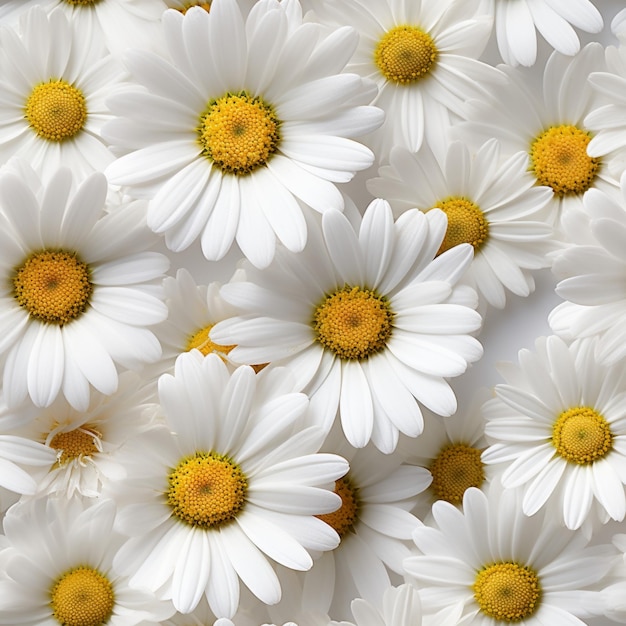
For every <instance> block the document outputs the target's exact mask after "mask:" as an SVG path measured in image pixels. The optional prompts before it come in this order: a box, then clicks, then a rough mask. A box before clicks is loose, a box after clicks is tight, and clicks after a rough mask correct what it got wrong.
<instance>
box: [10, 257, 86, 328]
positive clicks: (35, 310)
mask: <svg viewBox="0 0 626 626" xmlns="http://www.w3.org/2000/svg"><path fill="white" fill-rule="evenodd" d="M90 275H91V272H90V269H89V266H88V265H87V264H86V263H83V262H82V261H80V260H79V258H78V257H77V255H76V254H75V253H74V252H67V251H65V250H43V251H41V252H35V253H33V254H31V255H30V256H29V257H28V258H27V259H26V260H25V261H24V263H22V265H20V266H19V267H18V268H17V269H16V270H15V273H14V275H13V296H14V297H15V299H16V300H17V303H18V304H19V305H20V306H21V307H23V308H24V309H26V310H27V311H28V313H29V314H30V316H31V317H32V318H34V319H37V320H39V321H41V322H45V323H48V324H58V325H60V326H62V325H63V324H67V323H69V322H71V321H73V320H75V319H76V318H77V317H79V316H80V315H81V314H82V313H84V312H85V310H86V309H87V305H88V304H89V299H90V298H91V294H92V292H93V285H92V283H91V281H90Z"/></svg>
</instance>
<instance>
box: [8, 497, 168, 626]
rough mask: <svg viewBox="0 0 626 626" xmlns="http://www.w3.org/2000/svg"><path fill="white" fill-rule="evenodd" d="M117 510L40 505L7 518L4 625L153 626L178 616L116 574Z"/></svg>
mask: <svg viewBox="0 0 626 626" xmlns="http://www.w3.org/2000/svg"><path fill="white" fill-rule="evenodd" d="M114 517H115V503H114V502H113V501H111V500H103V501H100V502H97V503H95V504H93V505H92V506H88V507H85V505H84V504H83V503H82V502H81V501H80V500H79V499H75V500H65V499H57V498H50V499H47V500H43V499H39V500H34V501H31V502H28V503H24V504H20V505H17V506H14V507H12V508H11V509H10V511H9V512H8V513H7V515H6V517H5V518H4V531H5V534H6V537H7V539H8V541H9V543H10V547H8V548H7V549H6V550H5V552H4V553H3V558H4V559H6V574H7V578H6V579H5V580H0V624H7V626H8V625H10V626H18V625H24V626H43V624H46V625H50V626H52V625H53V624H55V625H58V624H62V625H64V626H78V625H80V626H148V625H149V624H157V623H159V622H160V621H161V620H163V619H166V618H168V617H169V616H170V615H172V613H173V611H174V609H173V607H172V605H171V604H170V603H169V602H163V601H160V600H157V599H156V598H155V597H154V596H153V595H152V594H150V593H148V592H146V591H140V590H136V589H131V588H130V587H129V586H128V581H127V579H126V578H124V577H123V576H120V575H119V574H117V573H116V572H115V571H114V570H113V569H112V567H111V561H112V560H113V557H114V555H115V553H116V551H117V550H118V548H119V546H120V545H121V543H122V538H121V537H120V536H119V535H118V534H117V533H116V532H115V531H114V530H113V519H114Z"/></svg>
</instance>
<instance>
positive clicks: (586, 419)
mask: <svg viewBox="0 0 626 626" xmlns="http://www.w3.org/2000/svg"><path fill="white" fill-rule="evenodd" d="M552 445H553V446H554V447H555V448H556V451H557V452H558V454H559V455H561V456H562V457H563V458H564V459H565V460H566V461H569V462H570V463H577V464H578V465H587V464H589V463H593V462H594V461H597V460H598V459H601V458H602V457H603V456H604V455H605V454H607V452H609V451H610V450H611V448H612V447H613V433H612V432H611V428H610V426H609V424H608V422H607V421H606V420H605V419H604V417H602V415H600V414H599V413H598V412H597V411H596V410H595V409H592V408H590V407H588V406H577V407H574V408H571V409H567V411H563V413H561V414H560V415H559V417H558V418H557V420H556V421H555V422H554V425H553V426H552Z"/></svg>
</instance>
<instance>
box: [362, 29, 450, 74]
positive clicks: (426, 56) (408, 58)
mask: <svg viewBox="0 0 626 626" xmlns="http://www.w3.org/2000/svg"><path fill="white" fill-rule="evenodd" d="M437 54H438V52H437V47H436V46H435V42H434V41H433V39H432V37H431V36H430V35H429V34H428V33H425V32H424V31H423V30H422V29H421V28H417V27H416V26H395V27H394V28H392V29H391V30H389V31H387V32H386V33H385V34H384V35H383V37H382V38H381V40H380V41H379V42H378V45H377V46H376V49H375V50H374V62H375V63H376V65H377V67H378V69H379V70H380V72H381V74H382V75H383V76H384V77H385V78H386V79H387V80H390V81H392V82H394V83H399V84H401V85H407V84H409V83H414V82H416V81H418V80H419V79H420V78H422V77H423V76H425V75H426V74H428V73H429V72H430V71H431V69H432V68H433V65H434V64H435V61H436V60H437Z"/></svg>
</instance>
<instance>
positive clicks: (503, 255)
mask: <svg viewBox="0 0 626 626" xmlns="http://www.w3.org/2000/svg"><path fill="white" fill-rule="evenodd" d="M389 161H390V164H389V165H386V166H384V167H381V168H380V170H379V172H378V173H379V175H380V177H379V178H373V179H371V180H369V181H368V183H367V188H368V189H369V191H370V192H371V193H372V194H373V195H375V196H377V197H379V198H385V200H387V201H388V202H389V203H390V204H391V206H392V207H393V209H394V211H395V214H396V215H398V214H400V213H402V211H405V210H408V209H411V208H413V207H417V208H418V209H420V211H424V212H426V211H429V210H431V209H433V208H435V207H436V208H439V209H441V210H442V211H443V212H444V213H445V214H446V216H447V218H448V228H447V230H446V236H445V238H444V240H443V242H442V244H441V247H440V248H439V251H438V253H441V252H445V251H446V250H448V249H450V248H452V247H453V246H457V245H459V244H460V243H469V244H471V245H472V247H473V248H474V260H473V262H472V264H471V265H470V267H469V268H468V270H467V273H466V274H465V277H464V281H467V282H468V283H469V284H470V285H471V286H472V287H474V288H475V289H476V290H477V291H478V293H479V295H480V296H481V298H482V299H483V301H486V302H487V303H488V304H490V305H491V306H495V307H498V308H503V307H504V305H505V303H506V295H505V289H509V290H510V291H512V292H513V293H514V294H516V295H518V296H528V295H529V294H530V293H531V291H533V290H534V287H535V282H534V280H533V276H532V273H531V270H536V269H539V268H541V267H546V266H547V265H548V263H549V261H548V260H547V259H546V253H547V252H548V251H549V250H550V243H551V242H550V237H551V235H552V228H551V227H550V226H549V225H548V224H546V223H545V222H544V221H542V218H545V216H544V215H543V211H542V210H543V209H544V208H545V206H546V205H547V204H548V202H550V199H551V197H552V191H551V190H550V189H548V188H547V187H535V186H533V185H534V184H535V179H534V177H533V176H531V175H530V174H529V173H528V154H527V153H526V152H525V151H524V152H518V153H517V154H515V155H513V156H511V157H509V158H508V159H506V160H501V159H500V146H499V143H498V141H497V140H495V139H491V140H489V141H487V142H486V143H484V144H483V145H482V146H481V147H480V148H479V149H478V151H477V152H476V153H475V154H473V155H472V154H470V151H469V149H468V147H467V146H466V145H465V144H464V143H461V142H453V143H451V144H450V145H449V147H448V148H447V151H446V152H445V154H444V155H442V156H441V157H440V158H439V159H438V158H437V157H436V156H435V154H434V153H433V152H432V150H430V149H429V148H428V146H423V147H422V149H421V150H420V151H419V152H418V153H417V154H414V153H411V152H409V151H408V150H406V149H404V148H394V149H392V151H391V155H390V159H389Z"/></svg>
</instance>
